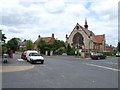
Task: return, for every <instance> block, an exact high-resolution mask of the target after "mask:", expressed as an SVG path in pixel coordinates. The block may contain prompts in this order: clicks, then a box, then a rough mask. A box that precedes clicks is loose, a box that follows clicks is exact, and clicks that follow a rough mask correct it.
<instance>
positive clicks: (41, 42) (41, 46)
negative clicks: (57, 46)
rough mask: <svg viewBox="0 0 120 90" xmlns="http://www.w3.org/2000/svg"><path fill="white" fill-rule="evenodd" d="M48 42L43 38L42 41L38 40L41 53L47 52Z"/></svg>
mask: <svg viewBox="0 0 120 90" xmlns="http://www.w3.org/2000/svg"><path fill="white" fill-rule="evenodd" d="M46 45H47V44H46V42H45V41H44V40H43V39H42V38H41V39H40V41H38V42H37V48H38V50H39V51H40V52H41V53H44V52H45V46H46Z"/></svg>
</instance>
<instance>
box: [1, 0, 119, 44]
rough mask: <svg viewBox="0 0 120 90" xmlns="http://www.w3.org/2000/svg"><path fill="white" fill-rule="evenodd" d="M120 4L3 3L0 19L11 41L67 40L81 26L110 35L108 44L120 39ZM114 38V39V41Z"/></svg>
mask: <svg viewBox="0 0 120 90" xmlns="http://www.w3.org/2000/svg"><path fill="white" fill-rule="evenodd" d="M117 5H118V4H117V0H116V1H113V0H84V1H83V0H57V1H56V0H29V1H28V0H11V1H8V0H2V4H1V3H0V8H2V9H0V17H1V18H2V22H1V23H2V26H4V29H3V31H4V33H6V35H7V37H8V39H11V38H12V37H20V38H21V39H32V40H33V41H35V40H36V39H37V37H38V35H39V34H40V35H41V36H51V34H52V33H54V34H55V37H56V38H58V39H61V40H65V35H66V34H70V33H71V32H72V30H73V28H74V27H75V25H76V23H77V22H78V23H79V24H80V25H82V26H84V20H85V18H87V20H88V25H89V29H90V30H92V31H93V32H94V33H95V34H104V33H105V34H106V41H107V43H108V44H113V45H115V46H116V42H117V39H118V36H117V34H118V28H117V27H118V23H117V22H118V19H117V18H118V12H117ZM113 34H114V36H113ZM111 36H113V37H111Z"/></svg>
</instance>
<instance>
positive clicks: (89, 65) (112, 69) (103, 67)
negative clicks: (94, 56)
mask: <svg viewBox="0 0 120 90" xmlns="http://www.w3.org/2000/svg"><path fill="white" fill-rule="evenodd" d="M83 64H85V65H89V66H95V67H100V68H104V69H109V70H113V71H120V70H118V69H115V68H110V67H105V66H100V65H95V64H89V63H83Z"/></svg>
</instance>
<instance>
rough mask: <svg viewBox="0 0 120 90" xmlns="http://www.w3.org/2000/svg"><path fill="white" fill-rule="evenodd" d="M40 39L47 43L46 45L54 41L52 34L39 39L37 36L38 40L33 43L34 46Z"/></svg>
mask: <svg viewBox="0 0 120 90" xmlns="http://www.w3.org/2000/svg"><path fill="white" fill-rule="evenodd" d="M40 39H43V40H44V41H45V42H47V43H51V42H53V40H54V39H55V38H54V34H52V36H51V37H40V35H39V36H38V39H37V40H36V41H35V42H34V44H35V43H36V42H38V41H40Z"/></svg>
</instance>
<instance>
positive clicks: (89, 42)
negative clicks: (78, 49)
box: [88, 31, 92, 57]
mask: <svg viewBox="0 0 120 90" xmlns="http://www.w3.org/2000/svg"><path fill="white" fill-rule="evenodd" d="M91 36H92V31H90V35H89V49H88V53H89V57H90V41H91Z"/></svg>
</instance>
